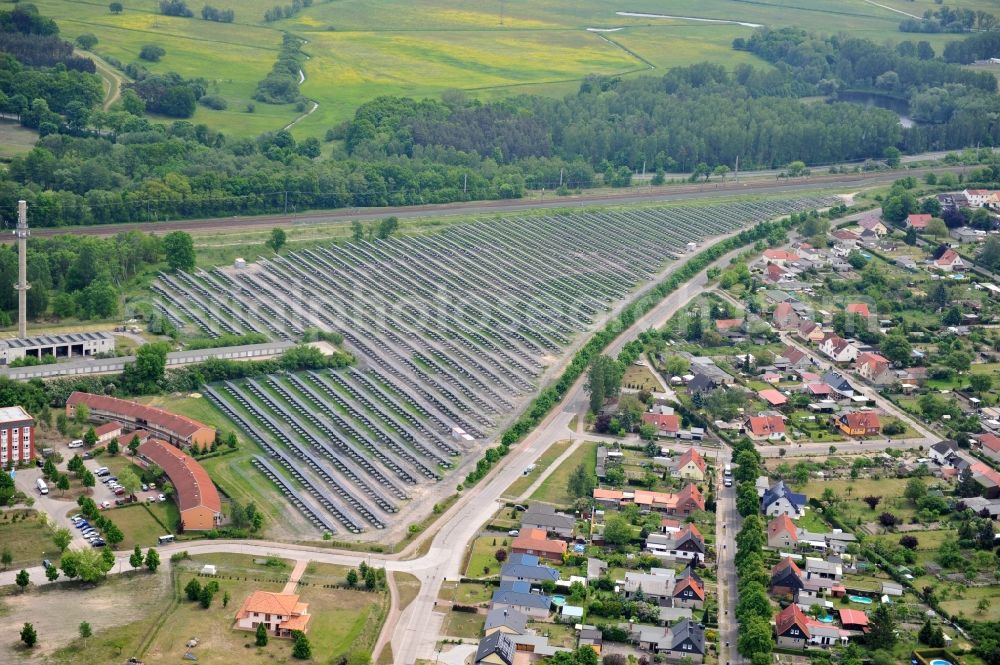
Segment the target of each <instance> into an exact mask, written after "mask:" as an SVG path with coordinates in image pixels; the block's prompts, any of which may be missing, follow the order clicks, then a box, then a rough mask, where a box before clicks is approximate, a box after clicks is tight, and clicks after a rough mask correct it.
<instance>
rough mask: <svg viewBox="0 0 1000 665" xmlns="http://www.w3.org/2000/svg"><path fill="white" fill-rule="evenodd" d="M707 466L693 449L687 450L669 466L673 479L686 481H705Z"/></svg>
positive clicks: (699, 454) (703, 459)
mask: <svg viewBox="0 0 1000 665" xmlns="http://www.w3.org/2000/svg"><path fill="white" fill-rule="evenodd" d="M707 468H708V466H707V465H706V464H705V458H704V457H702V456H701V453H699V452H698V451H697V450H696V449H695V448H693V447H692V448H688V449H687V450H685V451H684V452H683V453H681V455H680V457H678V458H677V459H676V460H675V461H674V462H673V464H671V466H670V474H671V475H672V476H674V477H675V478H687V479H688V480H696V481H702V480H705V471H706V469H707Z"/></svg>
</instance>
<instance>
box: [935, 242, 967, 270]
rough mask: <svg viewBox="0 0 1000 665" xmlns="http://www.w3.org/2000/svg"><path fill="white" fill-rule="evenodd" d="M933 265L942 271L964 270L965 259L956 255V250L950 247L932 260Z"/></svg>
mask: <svg viewBox="0 0 1000 665" xmlns="http://www.w3.org/2000/svg"><path fill="white" fill-rule="evenodd" d="M934 267H935V268H937V269H938V270H940V271H942V272H961V271H963V270H965V268H966V265H965V261H964V260H962V257H961V256H959V255H958V252H956V251H955V250H953V249H951V248H950V247H949V248H948V249H946V250H944V253H943V254H942V255H941V256H940V257H939V258H937V259H935V260H934Z"/></svg>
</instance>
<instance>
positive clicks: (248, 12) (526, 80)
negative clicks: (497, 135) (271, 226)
mask: <svg viewBox="0 0 1000 665" xmlns="http://www.w3.org/2000/svg"><path fill="white" fill-rule="evenodd" d="M36 4H37V5H38V7H39V9H40V10H41V11H42V12H43V13H45V14H48V15H51V16H53V17H55V18H56V19H57V20H58V21H59V24H60V27H61V29H62V32H63V35H64V36H66V37H68V38H70V39H73V38H75V37H76V36H78V35H80V34H82V33H93V34H95V35H96V36H97V37H98V39H99V40H100V41H99V43H98V45H97V46H96V47H95V49H94V50H95V52H96V53H97V54H98V55H101V56H105V57H114V58H117V59H118V60H120V61H121V62H123V63H129V62H134V61H136V59H137V57H138V53H139V51H140V49H141V48H142V46H143V45H145V44H157V45H159V46H162V47H163V48H164V49H166V51H167V54H166V56H165V57H164V58H163V59H162V60H161V61H160V62H158V63H144V64H146V65H147V66H148V67H149V69H151V70H152V71H155V72H168V71H176V72H178V73H180V74H183V75H185V76H201V77H204V78H205V79H207V80H208V81H209V88H210V92H211V93H212V94H218V95H221V96H222V97H224V98H225V99H226V100H227V101H228V102H229V108H228V109H226V110H224V111H210V110H208V109H206V108H204V107H199V109H198V111H197V113H196V114H195V116H194V117H193V118H191V120H192V122H195V123H201V122H203V123H206V124H208V125H209V126H211V127H214V128H218V129H221V130H223V131H224V132H226V133H227V134H231V135H239V136H252V135H256V134H259V133H261V132H263V131H267V130H277V129H280V128H281V127H283V126H285V125H287V124H288V123H290V122H292V121H293V120H294V119H295V118H296V117H298V116H299V115H300V113H299V111H297V110H296V109H295V108H294V106H293V105H280V106H271V105H267V104H262V103H257V104H256V110H255V112H254V113H248V112H247V111H246V107H247V103H248V102H250V101H251V98H252V95H253V91H254V88H255V86H256V83H257V81H259V80H260V79H262V78H263V77H264V76H265V75H266V74H267V72H268V71H269V70H270V68H271V65H272V64H273V62H274V60H275V57H276V55H277V49H278V46H279V44H280V42H281V36H282V32H283V31H291V32H293V33H295V34H297V35H300V36H302V37H304V38H305V39H306V40H308V43H307V44H306V46H305V48H304V52H305V53H307V54H308V55H309V57H310V59H309V60H308V61H307V62H306V64H305V66H304V71H305V76H306V80H305V82H304V83H303V85H302V92H303V94H304V95H305V96H307V97H308V98H309V99H311V100H314V101H315V102H316V103H318V104H319V108H318V109H317V110H316V112H315V113H313V114H311V115H309V116H308V117H306V118H304V119H302V121H301V122H299V123H298V124H296V125H295V127H294V129H293V132H294V133H295V134H296V135H297V136H299V137H300V138H302V137H306V136H322V135H323V134H324V133H325V132H326V130H327V129H329V128H330V127H332V126H333V125H335V124H336V123H338V122H340V121H342V120H344V119H346V118H348V117H350V116H351V115H352V114H353V112H354V110H355V109H356V108H357V107H358V105H360V104H362V103H364V102H365V101H368V100H370V99H373V98H374V97H376V96H378V95H385V94H392V95H409V96H415V97H425V96H437V95H438V94H440V93H441V92H442V91H444V90H448V89H460V90H464V91H466V92H467V93H468V94H471V95H474V96H477V97H480V98H483V99H492V98H496V97H499V96H504V95H509V94H518V93H538V94H547V95H563V94H570V93H572V92H573V91H575V89H576V88H577V86H578V83H579V81H580V80H581V79H582V78H583V77H585V76H586V75H588V74H603V75H636V74H640V73H643V72H647V73H652V74H653V75H661V74H662V73H663V71H664V70H666V69H669V68H671V67H677V66H683V65H687V64H691V63H694V62H700V61H703V60H712V61H715V62H719V63H721V64H723V65H725V66H727V67H730V68H732V67H734V66H735V65H737V64H740V63H743V62H752V63H755V64H757V65H760V66H766V64H765V63H763V62H762V61H760V60H758V59H757V58H755V57H754V56H751V55H750V54H747V53H741V52H737V51H734V50H732V48H731V47H730V45H731V42H732V40H733V39H734V38H735V37H740V36H742V37H746V36H749V34H750V33H751V32H752V30H753V28H752V26H751V25H740V24H739V22H742V23H746V24H761V25H768V26H782V25H799V26H802V27H806V28H808V29H812V30H817V31H821V32H826V33H829V32H836V31H846V32H850V33H853V34H857V35H859V36H864V37H868V38H871V39H873V40H875V41H877V42H882V41H885V40H887V39H888V40H892V41H901V40H904V39H926V40H927V41H930V42H931V44H932V45H933V46H934V47H935V49H937V50H938V51H940V49H941V48H943V46H944V44H945V43H946V42H947V41H949V40H951V39H955V38H956V36H953V35H907V34H904V33H900V32H898V30H897V26H898V24H899V22H900V21H901V20H902V19H903V18H905V17H904V16H903V15H902V14H899V13H896V12H893V11H891V10H890V9H887V8H885V7H880V6H877V5H876V4H873V3H869V2H866V1H865V0H771V1H770V2H755V3H748V2H741V1H738V0H676V1H675V2H672V3H670V5H669V7H665V6H664V5H663V4H662V3H656V2H652V1H651V0H640V1H639V2H624V1H623V0H614V1H613V2H599V1H598V0H573V1H571V0H541V1H540V2H533V3H510V2H488V3H476V4H473V5H470V3H468V2H465V1H464V0H433V1H432V2H426V3H412V2H406V1H404V0H342V1H338V2H323V1H321V0H317V2H316V3H315V4H314V5H313V6H312V7H310V8H308V9H306V10H303V11H302V12H300V13H299V14H298V15H296V16H294V17H292V18H289V19H284V20H281V21H276V22H274V23H264V21H263V14H264V11H265V10H266V9H267V8H270V7H272V6H273V5H274V4H275V3H274V2H273V1H272V0H245V1H242V2H236V1H235V0H218V1H217V2H214V3H212V4H213V6H216V7H218V8H220V9H226V8H231V9H233V10H234V11H235V14H236V18H235V21H234V23H232V24H222V23H213V22H209V21H204V20H201V18H200V14H199V12H200V8H201V5H198V4H196V3H188V4H189V6H190V7H191V8H192V9H193V10H194V11H195V14H196V16H195V18H191V19H184V18H176V17H167V16H161V15H160V14H158V13H157V10H156V7H157V2H156V1H155V0H128V1H126V2H125V3H123V4H124V5H125V11H124V12H123V13H122V14H120V15H117V16H116V15H112V14H111V13H110V12H109V11H108V9H107V5H106V4H105V3H98V2H89V1H83V0H39V1H38V2H37V3H36ZM880 4H883V5H886V6H887V7H893V8H898V9H900V10H902V11H906V12H911V13H916V14H919V13H922V11H923V10H924V9H926V8H930V7H932V6H933V4H932V3H931V2H930V0H920V1H919V2H905V1H904V0H889V2H884V3H880ZM962 6H963V7H969V8H972V9H990V8H992V9H994V10H995V9H996V7H995V5H994V3H990V2H988V0H971V2H966V3H964V4H963V5H962ZM616 12H634V13H650V14H657V13H668V14H670V15H672V16H677V17H693V18H702V19H714V20H716V21H723V22H726V21H729V23H711V22H704V21H692V20H687V19H677V18H655V17H630V16H620V15H617V14H616ZM589 28H596V29H599V30H602V32H595V31H591V30H588V29H589ZM2 143H3V142H2V141H0V144H2ZM0 149H2V145H0ZM0 151H2V150H0Z"/></svg>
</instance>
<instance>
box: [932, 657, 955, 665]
mask: <svg viewBox="0 0 1000 665" xmlns="http://www.w3.org/2000/svg"><path fill="white" fill-rule="evenodd" d="M930 665H951V661H950V660H943V659H941V658H935V659H934V660H932V661H931V664H930Z"/></svg>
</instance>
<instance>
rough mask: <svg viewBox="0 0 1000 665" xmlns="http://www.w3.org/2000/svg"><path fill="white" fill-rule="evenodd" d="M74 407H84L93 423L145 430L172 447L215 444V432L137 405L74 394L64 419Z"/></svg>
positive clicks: (195, 423)
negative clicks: (95, 421) (96, 421)
mask: <svg viewBox="0 0 1000 665" xmlns="http://www.w3.org/2000/svg"><path fill="white" fill-rule="evenodd" d="M77 404H84V405H86V407H87V408H88V409H89V410H90V417H91V418H94V419H95V420H100V421H113V422H116V423H120V424H121V425H122V426H124V427H127V428H129V429H144V430H148V431H149V432H150V433H152V435H153V436H155V437H158V438H160V439H164V440H165V441H169V442H170V443H172V444H174V445H178V446H197V447H199V448H204V447H205V446H210V445H212V443H213V442H214V441H215V428H213V427H209V426H208V425H205V424H203V423H200V422H198V421H197V420H192V419H191V418H187V417H185V416H180V415H177V414H176V413H170V412H169V411H164V410H163V409H157V408H156V407H152V406H146V405H145V404H139V403H138V402H132V401H130V400H125V399H118V398H116V397H108V396H107V395H94V394H92V393H84V392H74V393H73V394H71V395H70V396H69V399H68V400H66V415H67V416H70V417H72V416H73V412H74V410H75V408H76V405H77Z"/></svg>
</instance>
